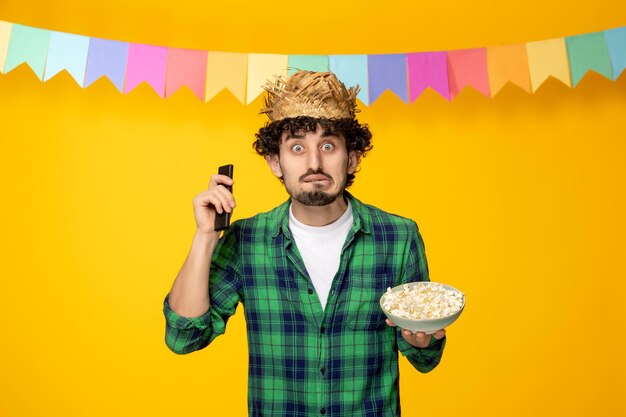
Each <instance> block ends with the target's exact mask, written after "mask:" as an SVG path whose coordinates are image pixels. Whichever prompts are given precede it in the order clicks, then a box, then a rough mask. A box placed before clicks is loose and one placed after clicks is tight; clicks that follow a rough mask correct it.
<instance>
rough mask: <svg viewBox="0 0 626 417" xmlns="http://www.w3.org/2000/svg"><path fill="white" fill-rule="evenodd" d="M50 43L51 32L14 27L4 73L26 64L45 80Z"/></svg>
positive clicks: (20, 26)
mask: <svg viewBox="0 0 626 417" xmlns="http://www.w3.org/2000/svg"><path fill="white" fill-rule="evenodd" d="M49 43H50V31H49V30H45V29H37V28H31V27H29V26H22V25H13V31H12V32H11V41H10V43H9V51H8V52H7V60H6V63H5V64H4V72H5V73H6V72H9V71H11V70H12V69H14V68H15V67H17V66H18V65H20V64H21V63H23V62H26V63H27V64H28V66H30V68H31V69H32V70H33V71H34V72H35V74H37V77H39V79H40V80H43V73H44V68H45V66H46V55H47V54H48V44H49Z"/></svg>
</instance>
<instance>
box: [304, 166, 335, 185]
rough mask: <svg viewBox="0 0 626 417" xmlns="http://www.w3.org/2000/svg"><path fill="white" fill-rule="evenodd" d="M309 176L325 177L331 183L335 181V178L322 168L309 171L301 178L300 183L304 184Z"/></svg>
mask: <svg viewBox="0 0 626 417" xmlns="http://www.w3.org/2000/svg"><path fill="white" fill-rule="evenodd" d="M309 175H323V176H325V177H326V178H328V179H329V180H331V181H332V179H333V177H331V176H330V175H328V174H327V173H325V172H324V171H322V169H321V168H320V169H316V170H313V169H309V170H308V171H307V172H305V173H304V175H302V176H301V177H300V182H304V181H305V180H306V178H307V177H308V176H309Z"/></svg>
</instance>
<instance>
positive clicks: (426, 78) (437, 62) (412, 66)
mask: <svg viewBox="0 0 626 417" xmlns="http://www.w3.org/2000/svg"><path fill="white" fill-rule="evenodd" d="M407 62H408V64H409V94H410V99H411V103H413V102H414V101H415V100H416V99H417V98H418V97H419V96H420V94H422V93H423V92H424V90H426V88H427V87H430V88H432V89H433V90H435V91H436V92H438V93H439V94H441V95H442V96H443V97H444V98H445V99H446V100H448V101H449V100H450V87H449V85H448V64H447V59H446V53H445V52H423V53H413V54H408V55H407Z"/></svg>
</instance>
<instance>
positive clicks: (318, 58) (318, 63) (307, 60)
mask: <svg viewBox="0 0 626 417" xmlns="http://www.w3.org/2000/svg"><path fill="white" fill-rule="evenodd" d="M287 68H288V70H287V74H289V75H291V74H293V73H294V72H297V71H299V70H308V71H318V72H326V71H328V55H289V61H288V65H287Z"/></svg>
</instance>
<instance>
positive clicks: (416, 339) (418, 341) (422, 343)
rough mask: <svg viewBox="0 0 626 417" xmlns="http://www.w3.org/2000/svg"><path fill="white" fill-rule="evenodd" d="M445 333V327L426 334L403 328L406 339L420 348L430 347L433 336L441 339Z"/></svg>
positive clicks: (403, 335)
mask: <svg viewBox="0 0 626 417" xmlns="http://www.w3.org/2000/svg"><path fill="white" fill-rule="evenodd" d="M387 322H388V323H387V324H389V323H390V321H389V320H387ZM445 335H446V330H445V329H440V330H437V331H436V332H435V333H433V334H426V333H424V332H412V331H410V330H407V329H402V337H404V340H406V341H407V342H409V343H410V344H411V345H413V346H415V347H419V348H425V347H428V345H429V344H430V341H431V339H432V338H433V337H434V338H435V339H437V340H439V339H441V338H443V337H444V336H445Z"/></svg>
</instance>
